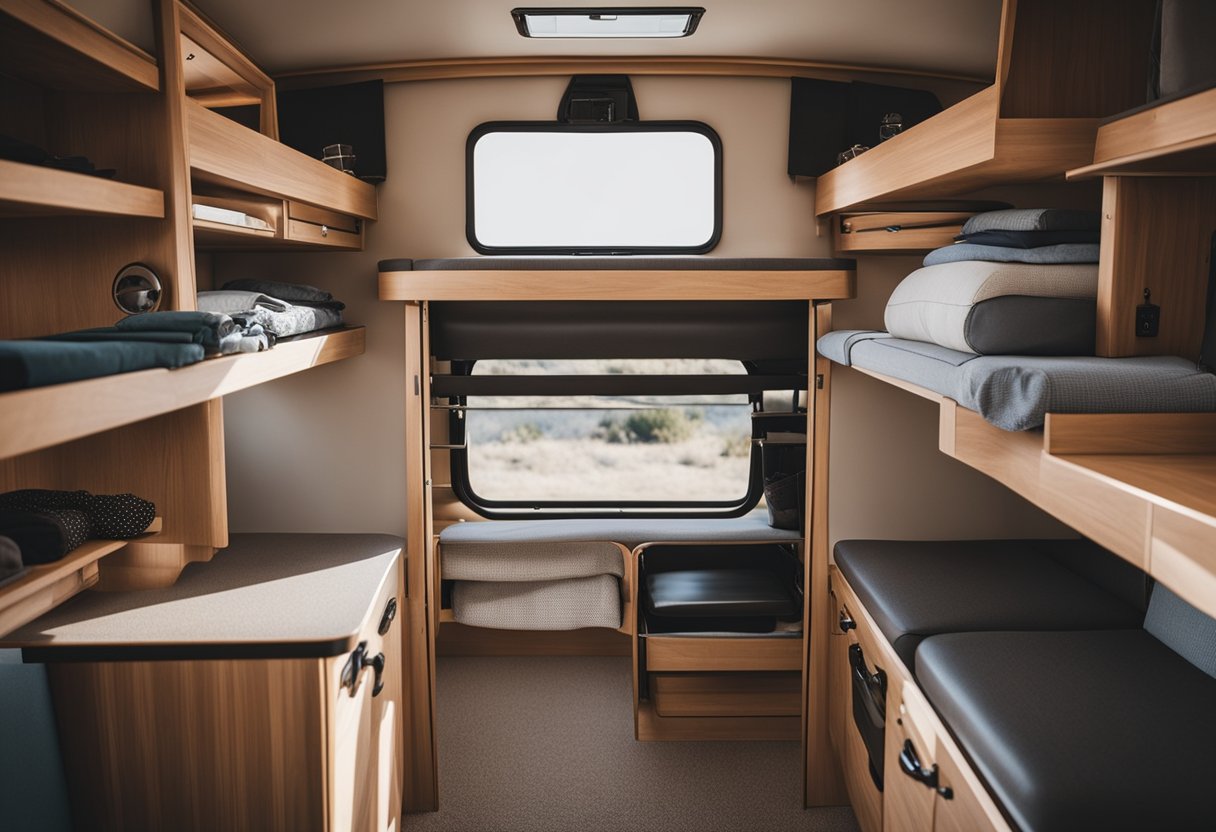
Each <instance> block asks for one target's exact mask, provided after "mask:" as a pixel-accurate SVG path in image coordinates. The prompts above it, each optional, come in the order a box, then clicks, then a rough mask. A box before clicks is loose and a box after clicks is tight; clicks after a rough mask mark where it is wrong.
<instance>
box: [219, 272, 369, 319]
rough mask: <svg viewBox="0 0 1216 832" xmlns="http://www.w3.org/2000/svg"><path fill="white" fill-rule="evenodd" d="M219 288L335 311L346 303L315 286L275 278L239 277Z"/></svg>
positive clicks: (342, 307)
mask: <svg viewBox="0 0 1216 832" xmlns="http://www.w3.org/2000/svg"><path fill="white" fill-rule="evenodd" d="M220 288H221V289H224V290H227V289H237V290H240V291H243V292H260V293H261V294H265V295H270V296H271V297H272V298H278V299H279V300H285V301H287V302H288V303H294V304H302V305H306V306H318V307H322V308H325V309H333V310H335V311H341V310H343V309H345V308H346V304H344V303H342V302H341V301H337V300H334V296H333V295H331V294H330V293H329V292H325V291H322V290H321V289H318V288H317V287H316V286H306V285H304V284H303V283H280V282H279V281H277V280H256V279H253V278H241V279H239V280H229V281H228V282H227V283H225V284H224V285H223V286H221V287H220Z"/></svg>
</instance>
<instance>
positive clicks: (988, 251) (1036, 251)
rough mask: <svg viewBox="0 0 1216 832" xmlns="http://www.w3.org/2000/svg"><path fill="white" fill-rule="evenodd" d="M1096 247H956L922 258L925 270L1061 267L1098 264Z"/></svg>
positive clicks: (961, 245) (940, 250) (1085, 244)
mask: <svg viewBox="0 0 1216 832" xmlns="http://www.w3.org/2000/svg"><path fill="white" fill-rule="evenodd" d="M1099 248H1100V246H1099V245H1098V244H1097V243H1061V244H1059V245H1054V246H1039V247H1038V248H1007V247H1005V246H981V245H976V244H974V243H955V244H954V245H952V246H943V247H942V248H939V249H934V250H933V251H931V252H929V253H928V254H927V255H925V265H926V266H936V265H938V264H940V263H957V262H959V261H961V260H984V261H988V262H992V263H1038V264H1040V265H1056V264H1061V263H1097V262H1098V249H1099Z"/></svg>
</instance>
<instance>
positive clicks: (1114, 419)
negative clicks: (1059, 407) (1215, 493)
mask: <svg viewBox="0 0 1216 832" xmlns="http://www.w3.org/2000/svg"><path fill="white" fill-rule="evenodd" d="M1043 449H1044V450H1045V451H1047V453H1049V454H1055V455H1057V456H1059V455H1064V454H1216V413H1048V414H1047V424H1046V427H1045V429H1044V441H1043Z"/></svg>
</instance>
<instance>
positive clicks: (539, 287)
mask: <svg viewBox="0 0 1216 832" xmlns="http://www.w3.org/2000/svg"><path fill="white" fill-rule="evenodd" d="M712 265H713V260H712V259H711V258H706V268H705V269H704V270H697V271H692V270H679V271H654V270H635V269H629V270H624V269H598V270H562V271H561V272H555V271H526V270H515V269H512V270H491V269H485V270H477V271H417V272H413V271H406V272H398V271H388V272H380V299H381V300H404V301H420V300H428V301H429V300H472V299H477V300H621V299H622V298H628V299H630V300H639V301H658V300H812V299H823V300H829V299H838V298H850V297H853V294H854V286H855V284H856V275H857V273H856V272H855V271H844V270H840V271H837V270H823V271H767V270H764V271H735V270H729V271H716V270H714V269H713V268H712ZM559 276H560V279H557V278H558V277H559Z"/></svg>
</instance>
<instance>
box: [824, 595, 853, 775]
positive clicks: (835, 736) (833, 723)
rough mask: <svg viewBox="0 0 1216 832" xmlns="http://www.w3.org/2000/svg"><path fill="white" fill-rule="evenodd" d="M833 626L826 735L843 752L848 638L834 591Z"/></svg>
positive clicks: (841, 610)
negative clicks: (843, 627) (843, 628)
mask: <svg viewBox="0 0 1216 832" xmlns="http://www.w3.org/2000/svg"><path fill="white" fill-rule="evenodd" d="M830 597H831V604H832V610H833V613H832V630H831V636H830V637H829V638H828V736H829V737H831V740H832V747H834V748H835V749H836V753H837V754H839V755H841V757H842V759H843V755H844V740H845V730H846V727H847V725H846V721H847V720H848V710H847V708H848V702H849V692H850V688H849V640H848V639H847V638H846V637H845V634H844V631H843V630H841V629H840V621H841V620H842V619H847V618H848V612H847V611H846V610H845V608H844V605H842V604H841V603H840V602H839V601H838V600H837V598H836V594H835V593H834V592H833V593H832V595H831V596H830Z"/></svg>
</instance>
